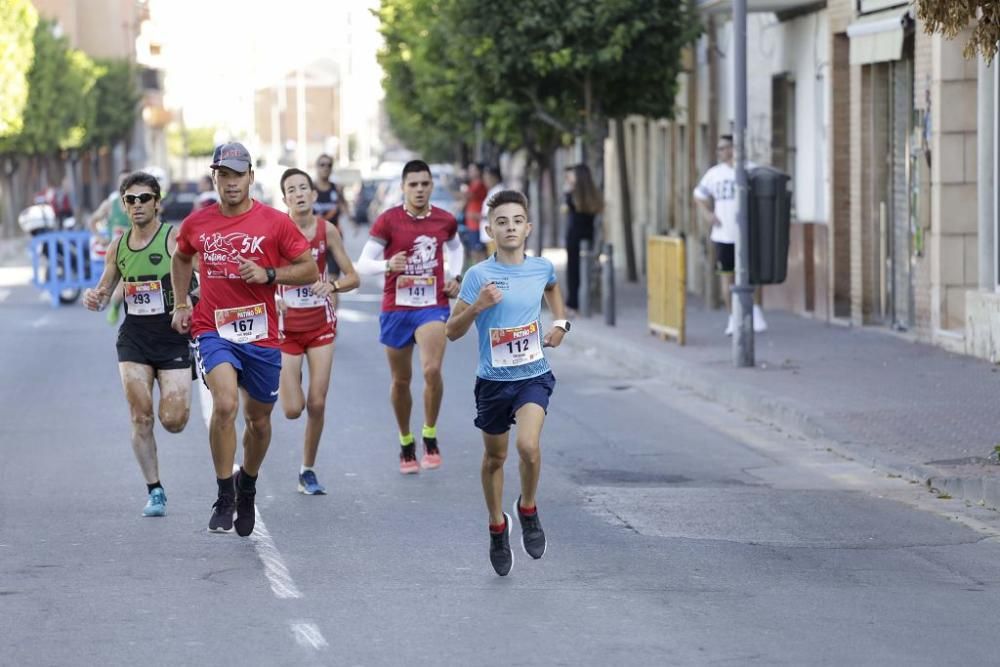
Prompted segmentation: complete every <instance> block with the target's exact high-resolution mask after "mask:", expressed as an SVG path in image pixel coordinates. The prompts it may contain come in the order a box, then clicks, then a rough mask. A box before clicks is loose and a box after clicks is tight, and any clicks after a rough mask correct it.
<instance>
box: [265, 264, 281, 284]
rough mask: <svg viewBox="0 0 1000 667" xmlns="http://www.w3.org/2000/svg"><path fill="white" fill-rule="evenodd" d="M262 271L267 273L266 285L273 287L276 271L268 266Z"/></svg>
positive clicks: (276, 275)
mask: <svg viewBox="0 0 1000 667" xmlns="http://www.w3.org/2000/svg"><path fill="white" fill-rule="evenodd" d="M264 271H265V272H266V273H267V284H268V285H273V284H274V280H275V278H277V277H278V273H277V271H275V270H274V269H273V268H271V267H270V266H269V267H267V268H266V269H264Z"/></svg>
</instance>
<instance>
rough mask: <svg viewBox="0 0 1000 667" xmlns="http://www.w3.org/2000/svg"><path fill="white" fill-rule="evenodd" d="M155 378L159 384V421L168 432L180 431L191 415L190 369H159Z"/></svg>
mask: <svg viewBox="0 0 1000 667" xmlns="http://www.w3.org/2000/svg"><path fill="white" fill-rule="evenodd" d="M156 379H157V382H159V384H160V407H159V410H158V412H159V415H160V423H161V424H163V428H165V429H167V431H169V432H170V433H180V432H181V431H183V430H184V427H185V426H187V422H188V417H190V416H191V369H190V368H175V369H169V370H160V371H157V373H156Z"/></svg>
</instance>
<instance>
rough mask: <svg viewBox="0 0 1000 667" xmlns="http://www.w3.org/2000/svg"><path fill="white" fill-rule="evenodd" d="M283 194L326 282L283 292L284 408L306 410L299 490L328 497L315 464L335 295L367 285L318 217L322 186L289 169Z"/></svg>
mask: <svg viewBox="0 0 1000 667" xmlns="http://www.w3.org/2000/svg"><path fill="white" fill-rule="evenodd" d="M281 195H282V198H283V201H284V202H285V206H287V207H288V212H289V215H291V217H292V220H293V221H294V222H295V225H296V226H297V227H298V228H299V230H300V231H301V232H302V235H303V236H305V237H306V239H308V240H309V243H310V246H311V248H312V256H313V259H314V261H315V262H316V265H317V268H318V269H319V273H320V278H319V280H318V281H316V283H314V284H313V285H310V286H308V287H305V286H301V287H285V286H282V287H279V288H278V323H279V328H280V330H281V334H282V338H281V390H280V396H281V407H282V408H284V410H285V416H286V417H288V418H289V419H298V418H299V416H300V415H301V414H302V410H303V409H305V410H306V433H305V444H304V446H303V450H302V469H301V470H300V471H299V492H300V493H304V494H306V495H308V496H312V495H322V494H324V493H326V489H324V488H323V485H322V484H320V483H319V480H318V479H316V472H315V470H313V466H314V465H316V452H317V451H318V450H319V439H320V436H321V435H322V434H323V422H324V420H325V416H326V393H327V391H328V390H329V388H330V372H331V370H332V368H333V342H334V339H335V338H336V336H337V315H336V313H335V312H334V310H333V302H332V299H331V296H332V295H333V294H336V293H338V292H349V291H351V290H352V289H354V288H355V287H357V286H358V285H360V284H361V280H360V279H359V278H358V274H357V272H356V271H355V270H354V264H353V263H352V262H351V258H350V257H349V256H348V255H347V251H346V250H344V242H343V240H341V237H340V232H339V231H338V230H337V228H336V227H335V226H334V225H333V223H332V222H329V221H328V220H324V219H323V218H321V217H318V216H316V215H314V214H313V204H315V203H316V186H315V185H313V180H312V178H310V177H309V174H307V173H306V172H304V171H302V170H301V169H287V170H286V171H285V173H283V174H282V175H281ZM327 255H329V256H331V257H332V258H333V259H334V260H335V261H336V263H337V266H338V267H339V268H340V270H341V272H342V273H343V277H341V278H338V279H335V280H331V279H330V275H329V272H328V271H327V261H326V260H327ZM303 356H305V358H306V361H307V363H308V364H309V394H308V398H307V397H306V396H304V395H303V393H302V357H303Z"/></svg>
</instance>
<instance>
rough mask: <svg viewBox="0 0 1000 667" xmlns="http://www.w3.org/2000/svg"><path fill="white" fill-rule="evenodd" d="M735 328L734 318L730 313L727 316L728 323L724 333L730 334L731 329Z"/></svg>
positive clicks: (731, 333) (731, 332)
mask: <svg viewBox="0 0 1000 667" xmlns="http://www.w3.org/2000/svg"><path fill="white" fill-rule="evenodd" d="M735 330H736V318H735V317H734V316H732V315H730V316H729V324H727V325H726V335H727V336H732V335H733V331H735Z"/></svg>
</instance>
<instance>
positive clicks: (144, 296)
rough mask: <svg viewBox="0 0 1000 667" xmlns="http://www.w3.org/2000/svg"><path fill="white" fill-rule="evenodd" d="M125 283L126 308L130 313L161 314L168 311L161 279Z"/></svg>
mask: <svg viewBox="0 0 1000 667" xmlns="http://www.w3.org/2000/svg"><path fill="white" fill-rule="evenodd" d="M123 285H124V289H125V308H126V312H128V314H129V315H160V314H161V313H165V312H166V308H164V306H163V286H162V285H161V284H160V281H159V280H147V281H144V282H141V283H123Z"/></svg>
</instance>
